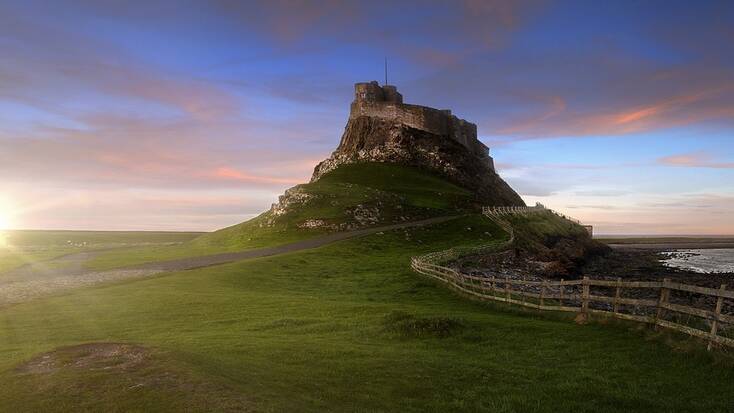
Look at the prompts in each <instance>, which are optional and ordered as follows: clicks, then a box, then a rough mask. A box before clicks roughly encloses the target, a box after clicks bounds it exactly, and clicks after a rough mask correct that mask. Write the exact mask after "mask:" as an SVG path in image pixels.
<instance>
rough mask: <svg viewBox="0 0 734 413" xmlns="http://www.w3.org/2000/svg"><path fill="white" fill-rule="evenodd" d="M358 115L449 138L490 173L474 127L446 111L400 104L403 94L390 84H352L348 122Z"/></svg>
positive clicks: (492, 164)
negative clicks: (483, 163)
mask: <svg viewBox="0 0 734 413" xmlns="http://www.w3.org/2000/svg"><path fill="white" fill-rule="evenodd" d="M360 116H371V117H375V118H380V119H385V120H390V121H396V122H399V123H402V124H404V125H406V126H409V127H411V128H415V129H419V130H423V131H426V132H429V133H432V134H434V135H439V136H445V137H447V138H449V139H452V140H454V141H456V142H458V143H460V144H461V145H463V146H464V147H465V148H467V149H469V151H470V152H471V153H472V154H474V155H475V156H477V157H478V158H481V159H482V160H484V161H486V162H487V163H488V164H489V166H490V168H491V169H492V170H493V171H494V161H493V160H492V157H491V156H489V148H488V147H487V146H486V145H484V144H483V143H482V142H480V141H479V139H477V125H475V124H473V123H471V122H467V121H466V120H464V119H460V118H458V117H456V116H454V115H452V114H451V110H450V109H443V110H439V109H434V108H429V107H427V106H419V105H409V104H405V103H403V95H401V94H400V93H399V92H398V89H397V87H395V86H392V85H384V86H380V85H379V84H378V83H377V82H376V81H372V82H362V83H355V84H354V102H352V105H351V110H350V113H349V119H356V118H358V117H360Z"/></svg>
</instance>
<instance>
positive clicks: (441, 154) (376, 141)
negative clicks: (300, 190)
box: [311, 116, 525, 206]
mask: <svg viewBox="0 0 734 413" xmlns="http://www.w3.org/2000/svg"><path fill="white" fill-rule="evenodd" d="M359 162H393V163H399V164H402V165H407V166H415V167H419V168H422V169H425V170H427V171H431V172H433V173H437V174H439V175H441V176H443V177H445V178H447V179H448V180H450V181H452V182H454V183H455V184H457V185H459V186H462V187H464V188H467V189H469V190H471V191H473V192H474V193H475V195H476V198H477V202H479V203H481V204H482V205H497V206H499V205H506V206H524V205H525V203H524V202H523V200H522V199H521V198H520V196H519V195H518V194H517V193H516V192H515V191H514V190H513V189H512V188H510V186H509V185H507V183H506V182H505V181H504V180H502V178H500V176H499V175H497V173H496V172H495V171H494V168H493V166H492V165H491V164H490V163H489V162H488V160H487V158H486V157H484V158H483V157H480V156H477V155H476V154H474V153H472V152H471V151H470V150H469V149H467V148H466V147H465V146H464V145H461V144H460V143H458V142H456V141H455V140H453V139H448V138H447V137H446V136H442V135H436V134H433V133H430V132H426V131H424V130H419V129H415V128H412V127H410V126H407V125H405V124H404V123H401V122H398V121H393V120H388V119H383V118H376V117H370V116H360V117H356V118H351V119H350V120H349V122H348V123H347V126H346V129H345V131H344V135H343V136H342V139H341V142H340V143H339V146H338V147H337V149H336V151H334V152H333V153H332V154H331V156H330V157H329V158H328V159H326V160H324V161H323V162H321V163H319V164H318V165H317V166H316V168H315V170H314V174H313V177H312V178H311V182H314V181H317V180H318V179H319V178H321V177H322V176H323V175H324V174H326V173H328V172H330V171H332V170H334V169H336V168H337V167H339V166H340V165H344V164H350V163H359Z"/></svg>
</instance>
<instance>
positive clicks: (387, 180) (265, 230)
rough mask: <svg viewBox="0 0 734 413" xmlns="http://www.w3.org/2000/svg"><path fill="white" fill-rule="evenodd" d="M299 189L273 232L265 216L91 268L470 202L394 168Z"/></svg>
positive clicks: (337, 173) (364, 167)
mask: <svg viewBox="0 0 734 413" xmlns="http://www.w3.org/2000/svg"><path fill="white" fill-rule="evenodd" d="M299 187H301V188H302V189H303V190H304V191H305V192H307V193H308V194H311V195H314V196H315V198H314V199H313V200H311V201H310V202H308V204H307V205H306V206H305V207H303V208H295V209H294V210H293V211H291V212H290V213H287V214H285V215H283V216H281V217H278V218H277V219H276V220H275V225H274V226H272V227H264V226H262V225H261V224H263V223H264V222H265V221H266V220H268V218H270V213H269V212H265V213H263V214H262V215H260V216H258V217H256V218H254V219H251V220H249V221H247V222H244V223H241V224H237V225H234V226H231V227H228V228H225V229H222V230H219V231H216V232H213V233H210V234H205V235H203V236H201V237H199V238H198V239H196V240H194V241H193V242H191V243H187V244H186V245H181V246H175V247H154V248H133V249H129V250H119V251H111V252H108V253H105V254H102V255H100V256H99V257H97V258H96V259H95V260H93V261H92V262H91V263H90V267H92V268H95V269H107V268H114V267H120V266H124V265H130V264H139V263H144V262H150V261H157V260H163V259H173V258H181V257H188V256H196V255H206V254H213V253H217V252H226V251H240V250H246V249H251V248H261V247H269V246H274V245H280V244H286V243H289V242H295V241H298V240H302V239H306V238H310V237H314V236H318V235H321V234H324V233H326V232H328V231H327V230H326V229H303V228H298V227H297V225H298V224H300V223H302V222H304V221H306V220H308V219H320V220H323V221H325V222H327V223H329V224H341V223H348V222H350V221H352V220H353V218H352V217H351V216H349V214H347V213H346V212H345V211H347V210H349V209H351V208H354V207H355V206H357V205H366V206H373V205H378V204H379V209H380V211H381V215H380V221H379V222H377V223H376V224H375V225H388V224H392V223H395V222H400V221H401V219H400V217H403V216H407V217H410V220H418V219H421V218H428V217H433V216H443V215H456V214H458V213H459V212H460V211H461V210H463V209H464V208H466V207H468V206H469V205H470V202H471V194H470V193H469V192H468V191H466V190H464V189H461V188H459V187H457V186H456V185H453V184H450V183H448V182H446V181H445V180H443V179H441V178H438V177H436V176H434V175H432V174H430V173H427V172H425V171H422V170H419V169H416V168H411V167H406V166H401V165H397V164H384V163H364V164H356V165H345V166H342V167H340V168H338V169H336V170H334V171H332V172H331V173H329V174H326V175H325V176H323V177H322V178H321V179H320V180H318V181H317V182H314V183H310V184H303V185H299Z"/></svg>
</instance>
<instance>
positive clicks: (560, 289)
mask: <svg viewBox="0 0 734 413" xmlns="http://www.w3.org/2000/svg"><path fill="white" fill-rule="evenodd" d="M558 287H559V288H558V295H559V298H558V305H559V306H560V307H563V278H561V284H560V285H559V286H558Z"/></svg>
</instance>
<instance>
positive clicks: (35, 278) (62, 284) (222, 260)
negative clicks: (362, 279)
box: [0, 216, 458, 307]
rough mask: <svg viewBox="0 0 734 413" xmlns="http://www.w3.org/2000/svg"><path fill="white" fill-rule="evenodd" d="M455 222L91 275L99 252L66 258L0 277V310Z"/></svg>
mask: <svg viewBox="0 0 734 413" xmlns="http://www.w3.org/2000/svg"><path fill="white" fill-rule="evenodd" d="M456 218H458V216H448V217H436V218H430V219H424V220H421V221H412V222H404V223H400V224H394V225H385V226H381V227H373V228H365V229H360V230H356V231H348V232H337V233H333V234H328V235H324V236H320V237H315V238H310V239H306V240H303V241H297V242H293V243H290V244H284V245H278V246H275V247H267V248H258V249H251V250H246V251H238V252H228V253H221V254H213V255H204V256H200V257H188V258H181V259H175V260H168V261H157V262H149V263H145V264H140V265H135V266H130V267H124V268H119V269H114V270H107V271H90V270H86V269H85V268H84V263H85V262H87V261H88V260H89V259H91V258H92V257H94V255H96V254H97V253H98V252H99V251H98V252H94V251H92V252H80V253H75V254H69V255H65V256H62V257H58V258H55V259H52V260H49V261H44V262H38V263H33V264H27V265H25V266H23V267H20V268H17V269H15V270H11V271H8V272H6V273H3V274H0V307H3V306H6V305H10V304H16V303H20V302H23V301H27V300H29V299H32V298H36V297H40V296H44V295H49V294H53V293H56V292H58V291H62V290H67V289H70V288H75V287H81V286H85V285H93V284H98V283H102V282H107V281H115V280H122V279H127V278H140V277H148V276H151V275H154V274H159V273H163V272H169V271H182V270H191V269H195V268H201V267H209V266H213V265H220V264H227V263H230V262H235V261H241V260H246V259H252V258H260V257H269V256H273V255H279V254H286V253H290V252H296V251H302V250H307V249H312V248H318V247H322V246H324V245H327V244H331V243H333V242H337V241H343V240H347V239H352V238H358V237H363V236H366V235H370V234H375V233H378V232H384V231H391V230H396V229H402V228H410V227H418V226H424V225H432V224H438V223H441V222H445V221H449V220H452V219H456Z"/></svg>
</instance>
